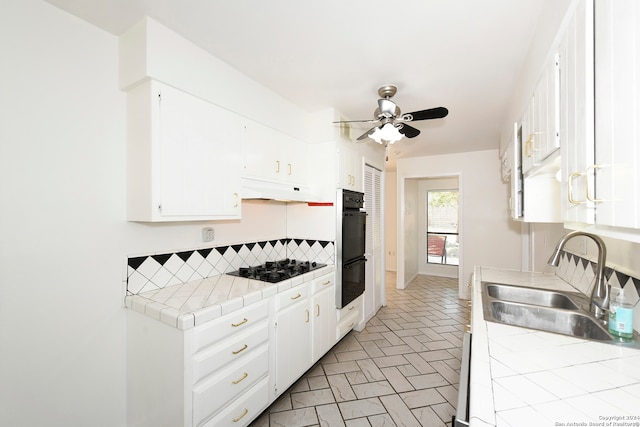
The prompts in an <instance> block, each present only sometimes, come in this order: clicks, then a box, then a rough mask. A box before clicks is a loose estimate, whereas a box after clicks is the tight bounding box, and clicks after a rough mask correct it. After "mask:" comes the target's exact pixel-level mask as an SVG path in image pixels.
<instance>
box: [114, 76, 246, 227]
mask: <svg viewBox="0 0 640 427" xmlns="http://www.w3.org/2000/svg"><path fill="white" fill-rule="evenodd" d="M127 101H128V104H127V114H128V125H127V133H128V135H127V146H128V151H127V157H128V158H127V172H128V178H127V179H128V196H127V198H128V200H127V210H128V219H129V220H130V221H187V220H214V219H233V218H239V217H240V212H241V211H240V186H241V170H242V144H243V132H244V127H243V120H242V119H241V118H240V116H238V115H236V114H234V113H232V112H229V111H227V110H225V109H223V108H220V107H218V106H216V105H214V104H212V103H210V102H207V101H204V100H202V99H200V98H197V97H195V96H192V95H190V94H187V93H185V92H182V91H180V90H177V89H175V88H172V87H170V86H167V85H164V84H162V83H160V82H157V81H153V80H149V81H147V82H145V83H142V84H140V85H138V86H136V87H135V88H133V89H131V90H130V91H129V92H128V93H127Z"/></svg>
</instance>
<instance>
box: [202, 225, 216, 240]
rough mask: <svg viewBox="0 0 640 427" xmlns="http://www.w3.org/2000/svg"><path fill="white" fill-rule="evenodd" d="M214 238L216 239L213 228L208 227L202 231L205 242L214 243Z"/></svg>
mask: <svg viewBox="0 0 640 427" xmlns="http://www.w3.org/2000/svg"><path fill="white" fill-rule="evenodd" d="M214 237H215V232H214V231H213V228H211V227H206V228H203V229H202V241H203V242H213V239H214Z"/></svg>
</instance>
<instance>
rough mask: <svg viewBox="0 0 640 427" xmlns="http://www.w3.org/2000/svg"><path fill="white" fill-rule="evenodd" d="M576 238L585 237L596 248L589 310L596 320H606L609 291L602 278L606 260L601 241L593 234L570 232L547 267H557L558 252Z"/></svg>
mask: <svg viewBox="0 0 640 427" xmlns="http://www.w3.org/2000/svg"><path fill="white" fill-rule="evenodd" d="M576 236H585V237H589V238H590V239H591V240H593V241H594V242H595V243H596V245H597V246H598V268H597V271H596V283H595V285H594V286H593V290H592V291H591V303H590V304H589V310H590V311H591V312H592V313H593V314H594V316H595V317H596V318H597V319H601V320H606V318H605V314H606V312H608V310H609V290H610V287H609V285H607V284H606V283H605V278H604V264H605V261H606V259H607V247H606V246H605V244H604V242H603V241H602V239H601V238H600V237H598V236H596V235H594V234H589V233H585V232H583V231H572V232H570V233H568V234H566V235H565V236H564V237H562V239H560V241H558V245H557V246H556V249H555V251H553V254H552V255H551V258H549V261H548V263H549V265H552V266H554V267H557V266H558V264H560V251H561V250H562V248H564V245H565V244H566V243H567V241H569V240H570V239H572V238H573V237H576Z"/></svg>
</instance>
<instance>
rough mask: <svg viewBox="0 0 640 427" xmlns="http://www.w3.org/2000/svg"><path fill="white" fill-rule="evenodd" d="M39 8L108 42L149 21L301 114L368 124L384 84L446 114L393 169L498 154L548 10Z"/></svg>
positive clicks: (397, 152) (483, 1)
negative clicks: (513, 96) (408, 160)
mask: <svg viewBox="0 0 640 427" xmlns="http://www.w3.org/2000/svg"><path fill="white" fill-rule="evenodd" d="M46 1H48V2H49V3H51V4H53V5H55V6H58V7H60V8H61V9H64V10H66V11H68V12H70V13H72V14H74V15H77V16H78V17H80V18H82V19H84V20H86V21H88V22H90V23H93V24H94V25H97V26H98V27H101V28H103V29H105V30H106V31H109V32H110V33H113V34H115V35H120V34H122V33H123V32H124V31H126V30H127V29H129V28H130V27H131V26H132V25H134V24H135V23H137V22H138V21H140V20H141V19H142V18H143V16H145V15H148V16H150V17H151V18H153V19H155V20H156V21H158V22H160V23H161V24H163V25H165V26H167V27H168V28H170V29H172V30H174V31H176V32H177V33H179V34H181V35H183V36H184V37H185V38H187V39H189V40H191V41H192V42H194V43H195V44H197V45H199V46H200V47H202V48H204V49H206V50H208V51H209V52H211V53H212V54H213V55H215V56H217V57H218V58H220V59H222V60H223V61H226V62H227V63H229V64H231V65H232V66H234V67H235V68H236V69H238V70H240V71H241V72H243V73H245V74H247V75H249V76H250V77H252V78H253V79H254V80H256V81H258V82H260V83H261V84H263V85H264V86H266V87H268V88H270V89H271V90H273V91H275V92H277V93H279V94H280V95H281V96H283V97H284V98H286V99H289V100H290V101H291V102H293V103H295V104H297V105H298V106H300V107H302V108H303V109H306V110H308V111H310V112H313V111H317V110H321V109H325V108H328V107H333V108H336V109H337V110H338V111H340V112H342V113H343V114H344V115H345V116H346V117H349V118H351V119H370V118H372V117H373V112H374V110H375V108H376V107H377V98H378V94H377V89H378V87H380V86H381V85H384V84H389V83H390V84H395V85H397V86H398V93H397V95H396V96H395V97H394V98H393V100H394V101H395V102H396V103H397V104H398V106H399V107H400V108H401V109H402V111H403V112H411V111H416V110H422V109H426V108H432V107H438V106H444V107H447V108H448V109H449V116H448V117H447V118H445V119H440V120H432V121H421V122H414V123H412V125H413V126H414V127H416V128H418V129H420V130H421V131H422V133H421V135H419V136H418V137H416V138H413V139H406V138H404V139H403V140H401V141H400V142H398V143H396V144H395V145H393V146H392V147H390V150H389V156H390V159H391V162H390V165H393V164H394V160H395V158H399V157H410V156H422V155H432V154H446V153H455V152H464V151H475V150H485V149H492V148H498V146H499V135H500V130H501V127H502V126H503V125H504V122H505V113H506V111H507V108H508V105H509V101H510V93H512V91H513V90H514V87H515V84H516V82H517V80H518V79H519V76H520V75H521V72H522V67H523V64H524V61H525V57H526V55H527V53H528V50H529V45H530V43H531V39H532V36H533V34H534V32H535V29H536V26H537V23H538V19H539V16H540V14H541V11H542V8H543V5H544V3H545V1H554V0H517V1H514V0H396V1H393V2H390V1H383V0H323V1H310V0H307V1H305V0H225V1H222V0H46ZM370 126H371V125H370V124H363V125H362V126H360V128H355V129H354V131H353V134H354V135H356V136H357V135H360V134H361V133H363V132H364V131H366V130H367V129H368V128H369V127H370ZM371 143H374V142H371Z"/></svg>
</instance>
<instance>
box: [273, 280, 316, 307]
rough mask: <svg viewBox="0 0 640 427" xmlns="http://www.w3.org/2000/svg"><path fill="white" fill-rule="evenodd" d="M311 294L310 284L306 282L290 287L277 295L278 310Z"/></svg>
mask: <svg viewBox="0 0 640 427" xmlns="http://www.w3.org/2000/svg"><path fill="white" fill-rule="evenodd" d="M308 296H309V284H308V283H305V284H302V285H299V286H296V287H295V288H291V289H288V290H286V291H284V292H280V293H279V294H278V295H276V310H282V309H284V308H287V307H289V306H291V305H293V304H295V303H297V302H300V301H304V300H306V298H307V297H308Z"/></svg>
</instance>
